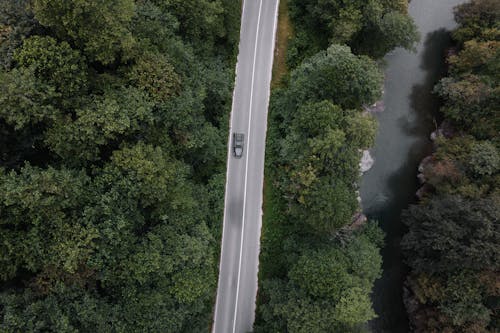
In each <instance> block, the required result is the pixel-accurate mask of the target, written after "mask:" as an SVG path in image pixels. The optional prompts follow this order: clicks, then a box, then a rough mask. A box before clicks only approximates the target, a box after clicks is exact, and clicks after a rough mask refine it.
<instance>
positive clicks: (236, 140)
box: [233, 133, 245, 158]
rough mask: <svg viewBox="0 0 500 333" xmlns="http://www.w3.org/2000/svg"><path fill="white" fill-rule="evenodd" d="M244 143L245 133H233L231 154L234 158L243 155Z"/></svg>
mask: <svg viewBox="0 0 500 333" xmlns="http://www.w3.org/2000/svg"><path fill="white" fill-rule="evenodd" d="M244 143H245V135H244V134H243V133H233V155H234V157H236V158H241V157H242V156H243V144H244Z"/></svg>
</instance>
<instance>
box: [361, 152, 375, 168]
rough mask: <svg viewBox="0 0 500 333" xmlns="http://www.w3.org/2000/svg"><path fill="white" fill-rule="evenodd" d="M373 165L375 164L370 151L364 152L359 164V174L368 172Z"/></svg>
mask: <svg viewBox="0 0 500 333" xmlns="http://www.w3.org/2000/svg"><path fill="white" fill-rule="evenodd" d="M374 163H375V160H374V159H373V157H372V156H371V155H370V151H369V150H364V151H363V156H362V157H361V161H360V162H359V168H360V170H361V173H364V172H366V171H368V170H370V169H371V168H372V166H373V164H374Z"/></svg>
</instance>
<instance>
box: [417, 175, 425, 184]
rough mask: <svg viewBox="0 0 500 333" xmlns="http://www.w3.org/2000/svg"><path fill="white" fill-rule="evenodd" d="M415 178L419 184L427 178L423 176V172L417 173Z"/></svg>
mask: <svg viewBox="0 0 500 333" xmlns="http://www.w3.org/2000/svg"><path fill="white" fill-rule="evenodd" d="M417 179H418V181H419V182H420V184H423V183H425V182H426V181H427V179H426V178H425V175H424V174H423V173H419V174H418V175H417Z"/></svg>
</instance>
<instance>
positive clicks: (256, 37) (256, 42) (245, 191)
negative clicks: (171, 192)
mask: <svg viewBox="0 0 500 333" xmlns="http://www.w3.org/2000/svg"><path fill="white" fill-rule="evenodd" d="M262 1H263V0H260V3H259V16H258V17H257V31H256V32H255V48H254V51H253V64H252V81H251V82H250V84H251V85H250V103H249V111H248V129H247V140H248V144H247V149H246V161H245V186H244V192H243V218H242V223H241V242H240V258H239V262H238V280H237V282H236V302H235V304H234V316H233V333H235V332H236V317H237V315H238V297H239V292H240V276H241V258H242V255H243V239H244V237H243V234H244V232H245V209H246V205H247V184H248V161H249V158H248V152H249V151H250V150H249V149H248V147H249V146H250V130H251V126H252V121H251V120H252V106H253V105H252V104H253V86H254V81H255V63H256V61H257V45H258V40H259V30H260V29H259V28H260V16H261V13H262Z"/></svg>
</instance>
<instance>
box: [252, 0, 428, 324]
mask: <svg viewBox="0 0 500 333" xmlns="http://www.w3.org/2000/svg"><path fill="white" fill-rule="evenodd" d="M287 4H288V9H289V11H290V16H291V23H292V26H293V29H291V28H290V27H288V26H287V25H286V24H284V25H282V24H279V27H280V29H286V31H293V35H292V37H291V39H290V41H289V43H288V50H287V67H288V68H289V73H288V75H286V76H284V79H283V81H282V84H281V85H280V86H279V87H276V86H275V87H274V89H273V91H272V95H271V101H270V110H269V112H270V114H269V130H268V141H267V148H266V153H267V156H266V189H265V214H264V225H263V234H262V244H261V257H260V269H259V274H260V276H259V295H258V307H257V320H256V323H255V332H262V333H270V332H280V333H281V332H290V333H298V332H308V333H315V332H318V333H319V332H357V331H359V330H362V329H363V326H364V325H365V323H366V322H367V321H369V320H371V319H373V318H375V316H376V314H375V313H374V311H373V309H372V305H371V300H370V293H371V289H372V286H373V283H374V281H375V280H376V279H377V278H378V277H379V276H380V274H381V261H382V258H381V256H380V254H379V249H380V247H381V246H382V245H383V234H382V231H381V230H380V229H379V228H378V226H377V225H376V223H375V222H368V223H365V224H364V225H360V224H359V223H354V224H353V222H354V216H355V215H356V213H357V212H358V211H359V203H358V201H357V189H358V182H359V177H360V170H359V161H360V160H361V155H362V150H363V149H367V148H369V147H370V146H371V145H373V141H374V137H375V134H376V129H377V126H376V123H375V120H374V119H373V118H372V117H371V116H370V115H368V114H367V113H366V112H363V107H364V106H368V105H371V104H373V103H374V102H376V101H377V100H379V99H380V98H381V94H382V83H383V76H382V72H381V69H380V68H379V65H378V64H377V62H376V60H377V59H378V58H380V57H381V56H383V55H384V54H385V53H386V52H388V51H390V50H392V49H393V48H395V47H397V46H402V47H406V48H408V49H412V47H413V45H414V43H415V41H416V40H417V39H418V33H417V30H416V27H415V25H414V23H413V22H412V20H411V19H410V18H409V17H408V16H407V14H406V8H407V3H406V1H399V2H394V1H384V0H374V1H368V2H366V1H361V0H360V1H350V2H348V3H346V2H345V1H341V0H328V1H317V0H309V1H303V0H300V1H299V0H290V1H288V2H287ZM280 19H281V20H283V18H280ZM286 31H285V32H279V33H278V36H286V35H287V33H286ZM387 36H390V37H391V39H387ZM281 42H282V41H278V44H279V45H280V43H281ZM281 54H283V53H281ZM278 56H279V55H278ZM278 66H280V67H281V63H280V62H278ZM277 72H281V70H278V71H277ZM275 73H276V72H275Z"/></svg>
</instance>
